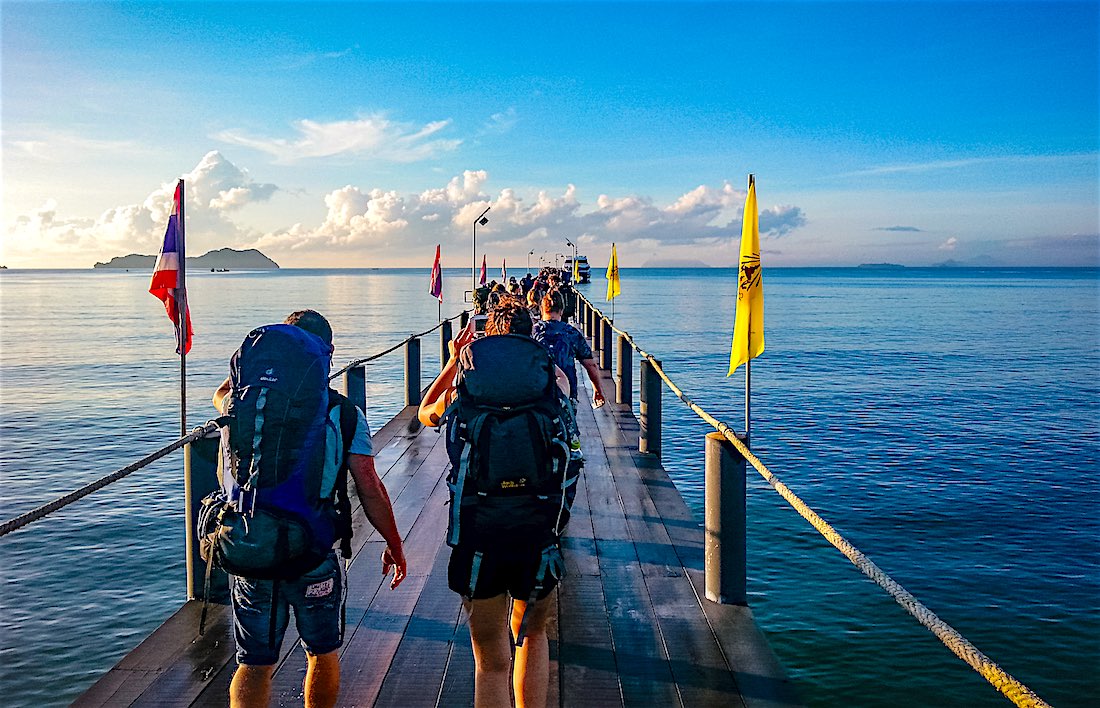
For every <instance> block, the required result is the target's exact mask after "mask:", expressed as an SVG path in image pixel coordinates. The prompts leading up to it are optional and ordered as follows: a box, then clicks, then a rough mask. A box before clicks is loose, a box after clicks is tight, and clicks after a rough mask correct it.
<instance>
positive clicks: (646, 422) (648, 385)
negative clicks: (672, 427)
mask: <svg viewBox="0 0 1100 708" xmlns="http://www.w3.org/2000/svg"><path fill="white" fill-rule="evenodd" d="M654 361H656V362H657V364H658V365H660V363H661V362H660V360H657V359H655V360H654ZM638 373H639V376H638V383H639V391H638V393H639V396H638V412H639V414H640V420H639V421H638V422H639V424H640V428H641V429H640V431H639V436H638V450H639V451H640V452H648V453H652V454H654V455H657V456H658V457H660V456H661V377H660V376H658V375H657V372H656V371H655V370H654V369H653V364H652V363H650V361H649V360H648V359H643V360H642V361H641V362H640V363H639V366H638Z"/></svg>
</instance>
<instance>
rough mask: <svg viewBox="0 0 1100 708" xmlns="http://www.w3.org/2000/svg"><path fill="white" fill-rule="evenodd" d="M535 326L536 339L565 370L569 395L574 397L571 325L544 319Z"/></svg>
mask: <svg viewBox="0 0 1100 708" xmlns="http://www.w3.org/2000/svg"><path fill="white" fill-rule="evenodd" d="M535 328H536V329H535V335H536V337H537V339H536V341H537V342H538V343H539V344H541V345H542V346H543V347H544V348H545V349H546V351H547V352H548V353H549V354H550V359H551V360H552V361H553V362H554V363H555V364H557V366H558V368H560V369H561V370H562V371H564V372H565V375H566V377H567V378H568V379H569V396H570V397H571V398H572V397H574V396H575V395H576V393H577V363H576V356H575V355H574V352H573V342H572V341H571V337H570V335H569V330H571V329H573V327H572V326H571V325H567V324H565V323H564V322H558V323H556V324H555V321H554V320H544V321H542V322H540V323H538V324H536V325H535ZM574 331H576V330H574Z"/></svg>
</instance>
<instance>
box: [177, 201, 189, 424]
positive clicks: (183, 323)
mask: <svg viewBox="0 0 1100 708" xmlns="http://www.w3.org/2000/svg"><path fill="white" fill-rule="evenodd" d="M183 189H184V183H183V180H182V179H181V180H180V181H179V194H180V203H179V210H180V213H179V224H177V226H178V237H179V244H178V250H179V280H178V282H177V283H176V310H177V313H176V314H177V318H178V319H179V332H180V338H179V344H180V437H182V436H184V435H187V239H186V234H185V227H184V216H183V202H184V198H183Z"/></svg>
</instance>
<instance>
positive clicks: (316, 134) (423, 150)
mask: <svg viewBox="0 0 1100 708" xmlns="http://www.w3.org/2000/svg"><path fill="white" fill-rule="evenodd" d="M450 124H451V121H450V120H439V121H433V122H430V123H427V124H425V125H423V126H417V125H414V124H411V123H400V122H396V121H392V120H390V119H388V118H386V117H385V116H384V115H382V114H375V115H372V116H367V117H365V118H359V119H357V120H343V121H333V122H330V123H320V122H317V121H313V120H307V119H303V120H299V121H296V122H295V123H294V130H295V131H296V133H297V137H296V138H294V139H290V140H288V139H286V138H271V137H252V136H249V135H245V134H244V133H242V132H240V131H236V130H224V131H222V132H220V133H218V134H217V135H215V136H214V138H215V139H216V140H220V141H222V142H225V143H229V144H231V145H240V146H243V147H248V148H252V149H254V150H259V151H260V152H264V153H267V154H268V155H271V157H272V158H273V159H274V161H275V162H276V163H278V164H292V163H295V162H299V161H301V160H307V159H310V158H320V157H333V156H336V155H354V156H357V157H361V158H373V159H377V160H384V161H387V162H417V161H419V160H426V159H429V158H432V157H435V156H436V155H438V154H440V153H444V152H450V151H452V150H454V149H456V148H457V147H458V146H459V145H461V144H462V141H461V140H458V139H450V138H442V137H439V136H438V133H440V132H442V131H443V130H444V129H446V128H447V127H448V126H450Z"/></svg>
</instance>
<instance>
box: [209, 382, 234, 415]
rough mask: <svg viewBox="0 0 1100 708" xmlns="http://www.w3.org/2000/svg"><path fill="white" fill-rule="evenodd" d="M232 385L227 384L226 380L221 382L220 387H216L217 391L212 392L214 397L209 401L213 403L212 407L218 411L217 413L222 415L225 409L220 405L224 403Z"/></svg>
mask: <svg viewBox="0 0 1100 708" xmlns="http://www.w3.org/2000/svg"><path fill="white" fill-rule="evenodd" d="M231 385H232V384H230V383H229V379H228V378H227V379H226V380H225V381H222V385H221V386H218V390H217V391H214V397H213V398H212V399H211V400H212V401H213V402H214V407H215V408H217V409H218V412H219V413H224V412H225V409H224V408H222V404H224V403H225V397H226V396H228V395H229V389H230V387H231Z"/></svg>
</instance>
